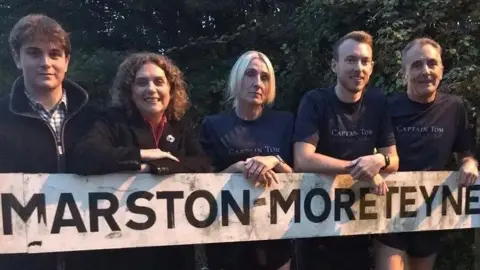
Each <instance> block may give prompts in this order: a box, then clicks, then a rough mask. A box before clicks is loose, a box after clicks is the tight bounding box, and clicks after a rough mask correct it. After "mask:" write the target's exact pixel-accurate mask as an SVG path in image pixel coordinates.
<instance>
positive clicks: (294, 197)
mask: <svg viewBox="0 0 480 270" xmlns="http://www.w3.org/2000/svg"><path fill="white" fill-rule="evenodd" d="M277 204H278V205H279V206H280V208H282V210H283V212H284V213H287V212H288V209H290V207H291V206H292V204H294V206H293V209H294V221H295V223H299V222H300V190H299V189H292V191H291V192H290V194H289V195H288V197H287V200H285V199H284V198H283V196H282V193H280V191H279V190H272V191H270V224H277V220H278V215H277Z"/></svg>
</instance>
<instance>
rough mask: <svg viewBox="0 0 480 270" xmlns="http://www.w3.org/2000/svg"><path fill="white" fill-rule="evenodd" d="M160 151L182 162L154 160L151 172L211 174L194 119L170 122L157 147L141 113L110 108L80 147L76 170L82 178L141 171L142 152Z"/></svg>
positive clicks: (76, 158) (188, 118) (77, 150)
mask: <svg viewBox="0 0 480 270" xmlns="http://www.w3.org/2000/svg"><path fill="white" fill-rule="evenodd" d="M152 148H159V149H161V150H162V151H166V152H170V153H171V154H172V155H174V156H176V157H177V158H178V159H179V160H180V162H177V161H173V160H170V159H160V160H155V161H150V162H148V164H149V165H150V167H151V168H152V171H151V173H155V174H162V175H164V174H173V173H203V172H211V171H212V167H211V162H210V159H209V158H208V156H207V155H206V154H204V152H203V151H202V148H201V146H200V144H199V142H198V138H197V134H196V132H194V130H193V123H192V122H191V121H190V117H189V116H188V115H185V116H184V117H183V118H182V119H181V120H179V121H174V120H169V121H167V123H166V125H165V127H164V130H163V133H162V136H161V137H160V139H159V141H158V145H155V140H154V136H153V134H152V131H151V129H150V127H149V125H148V123H146V122H145V121H144V119H143V118H142V117H141V115H140V113H139V112H138V110H134V111H133V112H132V113H131V115H129V114H127V113H126V111H125V110H123V109H121V108H110V109H108V110H107V111H106V112H104V113H103V114H102V116H101V117H100V118H99V119H98V120H97V121H96V122H95V124H94V127H93V128H92V129H91V131H90V132H89V134H88V135H87V136H86V137H85V138H84V139H83V140H82V141H81V142H80V143H79V144H78V145H77V147H76V148H75V151H74V152H75V153H74V158H73V159H74V162H73V164H74V168H73V171H74V172H75V173H77V174H80V175H100V174H107V173H115V172H122V171H138V170H139V169H140V166H141V163H142V160H141V157H140V150H141V149H152Z"/></svg>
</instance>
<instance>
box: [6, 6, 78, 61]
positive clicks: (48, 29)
mask: <svg viewBox="0 0 480 270" xmlns="http://www.w3.org/2000/svg"><path fill="white" fill-rule="evenodd" d="M32 40H46V41H49V42H53V43H56V44H57V45H60V46H61V47H62V48H63V51H64V53H65V55H66V56H69V55H70V53H71V51H72V48H71V44H70V37H69V36H68V34H67V32H66V31H65V30H64V29H63V27H62V26H61V25H60V24H59V23H58V22H57V21H56V20H54V19H52V18H50V17H48V16H46V15H43V14H29V15H27V16H25V17H23V18H21V19H20V20H19V21H18V22H17V23H16V24H15V25H14V26H13V28H12V30H11V31H10V36H9V38H8V42H9V44H10V49H11V51H12V53H14V54H17V55H18V54H19V53H20V47H22V45H23V44H24V43H25V42H28V41H32Z"/></svg>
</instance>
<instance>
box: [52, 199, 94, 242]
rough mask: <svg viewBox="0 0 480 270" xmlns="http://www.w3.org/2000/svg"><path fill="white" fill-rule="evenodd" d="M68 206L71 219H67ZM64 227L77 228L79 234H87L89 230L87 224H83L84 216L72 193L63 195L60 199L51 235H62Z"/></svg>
mask: <svg viewBox="0 0 480 270" xmlns="http://www.w3.org/2000/svg"><path fill="white" fill-rule="evenodd" d="M67 205H68V209H69V210H70V213H71V214H72V218H71V219H65V218H63V216H64V215H65V208H66V206H67ZM62 227H76V228H77V231H78V232H79V233H86V232H87V228H86V227H85V223H83V220H82V216H81V215H80V211H79V210H78V207H77V204H76V203H75V199H74V198H73V195H72V193H61V194H60V199H58V205H57V210H56V211H55V217H54V218H53V224H52V231H51V232H50V233H51V234H58V233H60V229H61V228H62Z"/></svg>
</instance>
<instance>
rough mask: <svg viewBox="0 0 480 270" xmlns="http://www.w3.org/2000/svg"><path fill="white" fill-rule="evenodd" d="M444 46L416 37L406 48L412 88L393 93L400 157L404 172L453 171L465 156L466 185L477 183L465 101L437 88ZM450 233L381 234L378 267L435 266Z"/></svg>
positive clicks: (404, 69)
mask: <svg viewBox="0 0 480 270" xmlns="http://www.w3.org/2000/svg"><path fill="white" fill-rule="evenodd" d="M441 51H442V49H441V47H440V45H439V44H438V43H437V42H435V41H434V40H431V39H428V38H419V39H415V40H413V41H411V42H410V43H409V44H407V46H406V47H405V49H404V50H403V52H402V72H403V74H404V78H405V81H406V83H407V92H406V93H401V94H397V95H394V96H392V97H390V98H389V104H390V108H391V115H392V123H393V126H394V131H395V137H396V141H397V148H398V153H399V156H400V165H399V170H400V171H441V170H448V168H447V164H448V163H449V161H450V160H451V158H452V154H453V153H457V154H458V157H459V159H458V160H459V162H460V164H461V167H460V178H459V182H460V184H462V185H470V184H473V183H475V181H476V179H477V177H478V169H477V166H478V163H477V161H476V160H475V158H474V157H473V142H472V140H473V136H472V134H471V133H470V132H469V128H468V119H467V114H466V109H465V106H464V104H463V102H462V100H461V99H460V98H459V97H457V96H454V95H450V94H446V93H441V92H437V89H438V85H439V83H440V81H441V79H442V75H443V65H442V58H441ZM443 234H444V232H441V231H430V232H412V233H396V234H386V235H380V236H379V237H378V238H377V240H378V242H379V243H378V242H377V244H378V245H377V247H378V249H377V252H376V267H375V268H376V269H387V270H397V269H404V264H405V263H404V261H403V258H404V256H405V255H408V264H409V266H410V267H408V268H409V269H412V270H417V269H418V270H420V269H422V270H429V269H433V266H434V263H435V258H436V253H437V252H438V249H439V247H440V240H441V239H442V236H443Z"/></svg>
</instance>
